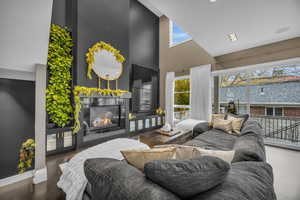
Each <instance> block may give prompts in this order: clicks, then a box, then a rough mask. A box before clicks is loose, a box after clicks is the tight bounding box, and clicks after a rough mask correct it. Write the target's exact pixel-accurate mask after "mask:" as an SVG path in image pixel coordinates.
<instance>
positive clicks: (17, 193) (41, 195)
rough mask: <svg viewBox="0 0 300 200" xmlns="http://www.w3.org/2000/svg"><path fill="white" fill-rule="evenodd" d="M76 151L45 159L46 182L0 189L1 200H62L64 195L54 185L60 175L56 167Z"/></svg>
mask: <svg viewBox="0 0 300 200" xmlns="http://www.w3.org/2000/svg"><path fill="white" fill-rule="evenodd" d="M75 153H77V151H73V152H69V153H66V154H61V155H57V156H50V157H48V158H47V170H48V181H47V182H44V183H41V184H38V185H33V184H32V179H27V180H24V181H21V182H18V183H15V184H11V185H8V186H5V187H2V188H0V199H1V200H64V199H65V194H64V192H63V191H61V190H60V189H59V188H57V186H56V183H57V181H58V179H59V177H60V175H61V172H60V169H59V167H58V165H59V164H60V163H62V162H64V161H65V160H66V159H68V158H70V157H71V156H72V155H74V154H75Z"/></svg>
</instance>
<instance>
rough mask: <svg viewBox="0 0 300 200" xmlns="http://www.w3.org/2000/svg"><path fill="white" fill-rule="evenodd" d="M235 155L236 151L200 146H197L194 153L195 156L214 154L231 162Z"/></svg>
mask: <svg viewBox="0 0 300 200" xmlns="http://www.w3.org/2000/svg"><path fill="white" fill-rule="evenodd" d="M234 155H235V151H221V150H208V149H202V148H199V147H195V148H194V153H193V156H194V157H199V156H214V157H217V158H220V159H222V160H224V161H226V162H227V163H229V164H230V163H231V162H232V160H233V158H234Z"/></svg>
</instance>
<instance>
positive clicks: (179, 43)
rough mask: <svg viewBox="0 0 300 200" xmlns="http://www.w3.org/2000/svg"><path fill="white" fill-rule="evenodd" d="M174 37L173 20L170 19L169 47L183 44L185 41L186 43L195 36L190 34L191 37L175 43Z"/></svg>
mask: <svg viewBox="0 0 300 200" xmlns="http://www.w3.org/2000/svg"><path fill="white" fill-rule="evenodd" d="M172 38H173V21H171V20H170V21H169V48H172V47H176V46H178V45H181V44H183V43H186V42H189V41H191V40H193V38H192V37H191V36H190V38H189V39H186V40H183V41H181V42H178V43H175V44H174V43H173V40H172Z"/></svg>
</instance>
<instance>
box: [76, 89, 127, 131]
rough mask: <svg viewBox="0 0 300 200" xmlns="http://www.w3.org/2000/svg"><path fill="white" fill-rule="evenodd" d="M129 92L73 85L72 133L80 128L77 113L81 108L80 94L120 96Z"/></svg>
mask: <svg viewBox="0 0 300 200" xmlns="http://www.w3.org/2000/svg"><path fill="white" fill-rule="evenodd" d="M126 93H129V91H127V90H111V89H99V88H87V87H84V86H75V88H74V91H73V94H74V103H75V107H74V119H75V124H74V127H73V133H74V134H76V133H78V132H79V130H80V121H79V113H80V110H81V102H80V95H84V96H92V95H95V96H109V95H112V96H122V95H123V94H126Z"/></svg>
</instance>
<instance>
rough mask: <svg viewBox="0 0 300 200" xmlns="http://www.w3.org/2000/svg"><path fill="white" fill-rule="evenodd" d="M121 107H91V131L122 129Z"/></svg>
mask: <svg viewBox="0 0 300 200" xmlns="http://www.w3.org/2000/svg"><path fill="white" fill-rule="evenodd" d="M120 118H121V106H120V105H102V106H91V107H90V120H89V125H90V126H89V127H90V130H98V131H99V130H100V131H105V130H111V129H112V128H114V129H115V128H118V127H119V128H120Z"/></svg>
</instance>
